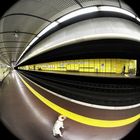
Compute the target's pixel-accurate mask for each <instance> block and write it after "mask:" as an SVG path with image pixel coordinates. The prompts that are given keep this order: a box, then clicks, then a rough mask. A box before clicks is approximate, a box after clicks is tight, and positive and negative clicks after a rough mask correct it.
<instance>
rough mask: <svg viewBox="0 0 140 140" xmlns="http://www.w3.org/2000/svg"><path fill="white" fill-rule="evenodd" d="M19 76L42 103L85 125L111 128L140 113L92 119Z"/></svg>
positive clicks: (134, 118) (126, 121) (126, 123)
mask: <svg viewBox="0 0 140 140" xmlns="http://www.w3.org/2000/svg"><path fill="white" fill-rule="evenodd" d="M19 77H20V79H21V80H22V82H23V83H24V84H25V85H26V86H27V88H28V89H29V90H30V91H31V92H32V94H34V95H35V96H36V97H37V98H38V99H39V100H40V101H42V102H43V103H44V104H46V105H47V106H48V107H50V108H51V109H53V110H54V111H56V112H57V113H59V114H62V115H64V116H66V117H67V118H69V119H71V120H73V121H76V122H79V123H82V124H85V125H89V126H96V127H104V128H112V127H120V126H124V125H128V124H130V123H133V122H135V121H137V120H139V119H140V114H138V115H136V116H134V117H130V118H127V119H122V120H114V121H112V120H99V119H93V118H89V117H85V116H82V115H79V114H76V113H73V112H71V111H69V110H67V109H64V108H62V107H60V106H58V105H56V104H55V103H53V102H51V101H49V100H48V99H46V98H45V97H43V96H42V95H41V94H39V93H38V92H37V91H36V90H34V89H33V88H32V87H31V86H30V85H29V84H28V83H26V82H25V80H24V79H23V78H22V77H21V76H19Z"/></svg>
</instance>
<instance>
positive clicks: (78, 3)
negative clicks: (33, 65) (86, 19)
mask: <svg viewBox="0 0 140 140" xmlns="http://www.w3.org/2000/svg"><path fill="white" fill-rule="evenodd" d="M118 1H120V0H13V1H12V2H9V0H7V3H6V5H4V6H5V9H3V10H2V12H1V19H0V60H2V61H3V62H4V63H6V64H8V65H11V63H15V62H16V61H17V60H18V58H19V57H20V55H21V54H22V52H23V51H24V50H25V48H26V47H27V46H28V44H29V43H30V42H31V41H32V40H33V39H34V38H35V37H36V35H37V34H38V33H39V32H40V31H41V30H43V29H44V28H45V27H46V26H47V25H49V24H50V23H52V22H53V21H55V20H56V19H58V18H60V17H62V16H63V15H65V14H67V13H70V12H72V11H74V10H77V9H80V8H84V7H88V6H93V5H114V6H116V7H122V8H123V9H127V10H128V11H131V12H132V10H131V9H130V8H129V7H128V6H126V5H125V4H124V3H123V2H121V3H118ZM15 2H16V3H15ZM14 3H15V4H14ZM12 4H14V5H13V6H12V7H11V5H12ZM9 7H10V9H8V8H9ZM7 9H8V10H7ZM6 10H7V11H6ZM5 11H6V12H5ZM3 12H5V13H4V14H3ZM2 14H3V15H2Z"/></svg>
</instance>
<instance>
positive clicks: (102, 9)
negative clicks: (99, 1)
mask: <svg viewBox="0 0 140 140" xmlns="http://www.w3.org/2000/svg"><path fill="white" fill-rule="evenodd" d="M98 9H99V11H109V12H117V13H121V14H125V15H127V16H130V17H132V18H136V16H135V15H134V14H132V13H131V12H129V11H126V10H124V9H121V8H118V7H111V6H100V7H98Z"/></svg>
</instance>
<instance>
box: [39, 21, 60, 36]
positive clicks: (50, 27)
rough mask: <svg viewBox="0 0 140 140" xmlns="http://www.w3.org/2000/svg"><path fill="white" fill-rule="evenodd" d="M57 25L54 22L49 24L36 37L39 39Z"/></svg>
mask: <svg viewBox="0 0 140 140" xmlns="http://www.w3.org/2000/svg"><path fill="white" fill-rule="evenodd" d="M58 24H59V23H58V22H56V21H54V22H52V23H51V24H49V25H48V26H47V27H46V28H45V29H43V30H42V31H41V32H40V33H39V34H38V35H37V36H38V37H41V36H42V35H44V34H45V33H47V32H48V31H49V30H51V29H53V28H54V27H56V26H57V25H58Z"/></svg>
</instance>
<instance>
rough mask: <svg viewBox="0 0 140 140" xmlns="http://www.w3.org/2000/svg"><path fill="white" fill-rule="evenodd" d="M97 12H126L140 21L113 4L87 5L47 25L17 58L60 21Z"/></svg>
mask: <svg viewBox="0 0 140 140" xmlns="http://www.w3.org/2000/svg"><path fill="white" fill-rule="evenodd" d="M95 12H115V13H119V14H124V15H127V16H129V17H131V18H133V19H135V20H137V21H138V22H140V18H139V17H137V16H136V15H134V14H133V13H131V12H129V11H127V10H125V9H121V8H119V7H113V6H92V7H86V8H82V9H78V10H75V11H73V12H71V13H68V14H66V15H64V16H62V17H61V18H58V19H57V20H55V21H54V22H52V23H50V24H49V25H48V26H47V27H45V28H44V29H43V30H42V31H41V32H39V33H38V35H37V36H36V37H35V38H34V39H33V40H32V41H31V42H30V43H29V44H28V46H27V47H26V49H25V50H24V51H23V53H22V54H21V55H20V57H19V58H18V60H17V63H18V62H19V60H20V59H21V57H22V56H23V55H24V53H25V52H26V51H27V50H28V49H29V48H30V47H31V46H32V45H33V44H34V43H35V42H36V41H37V40H38V39H39V38H40V37H42V36H43V35H44V34H46V33H47V32H48V31H50V30H51V29H53V28H55V27H56V26H58V25H59V24H60V23H63V22H65V21H67V20H70V19H72V18H75V17H78V16H82V15H85V14H90V13H95Z"/></svg>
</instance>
